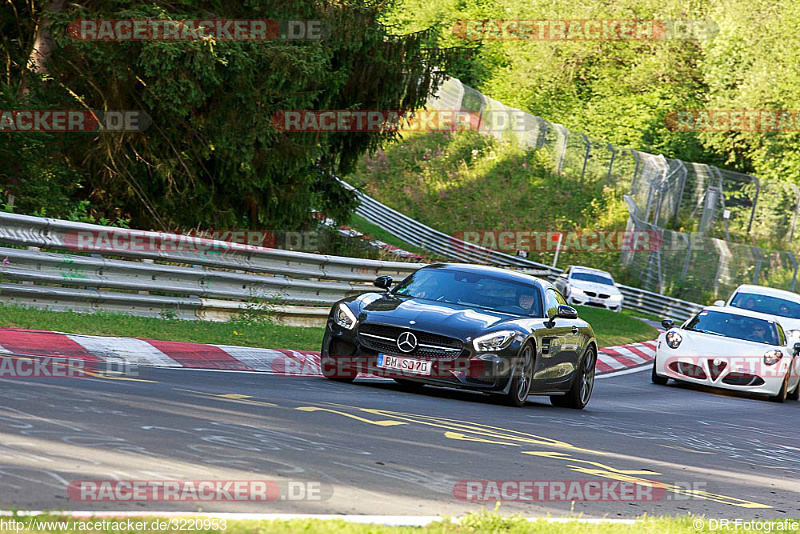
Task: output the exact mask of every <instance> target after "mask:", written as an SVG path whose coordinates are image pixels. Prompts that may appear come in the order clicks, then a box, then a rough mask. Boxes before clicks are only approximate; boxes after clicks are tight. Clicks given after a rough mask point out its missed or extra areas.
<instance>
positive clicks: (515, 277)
mask: <svg viewBox="0 0 800 534" xmlns="http://www.w3.org/2000/svg"><path fill="white" fill-rule="evenodd" d="M444 268H446V269H451V270H457V271H462V272H468V273H476V274H490V275H493V276H496V277H498V278H503V279H505V280H509V281H516V282H523V283H531V282H534V283H535V284H538V285H539V286H541V287H545V288H547V287H552V284H551V283H550V282H548V281H547V280H542V279H541V278H537V277H535V276H533V275H530V274H526V273H523V272H518V271H511V270H509V269H502V268H500V267H490V266H488V265H477V264H475V263H434V264H432V265H426V266H425V267H423V269H444Z"/></svg>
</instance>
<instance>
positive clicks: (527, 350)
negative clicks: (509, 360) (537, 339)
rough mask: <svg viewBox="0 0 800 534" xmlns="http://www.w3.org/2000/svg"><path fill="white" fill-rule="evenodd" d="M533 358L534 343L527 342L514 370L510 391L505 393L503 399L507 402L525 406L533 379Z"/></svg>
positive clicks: (512, 404) (511, 404)
mask: <svg viewBox="0 0 800 534" xmlns="http://www.w3.org/2000/svg"><path fill="white" fill-rule="evenodd" d="M533 360H534V356H533V345H531V344H530V343H527V344H525V346H524V347H523V348H522V351H520V355H519V364H518V365H517V367H516V368H515V370H514V376H513V378H512V379H511V386H510V388H509V391H508V393H506V394H504V395H503V401H504V402H505V403H506V404H508V405H510V406H517V407H522V406H525V401H527V400H528V393H530V391H531V382H532V381H533Z"/></svg>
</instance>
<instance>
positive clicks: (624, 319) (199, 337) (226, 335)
mask: <svg viewBox="0 0 800 534" xmlns="http://www.w3.org/2000/svg"><path fill="white" fill-rule="evenodd" d="M579 313H580V316H581V317H582V318H584V319H586V320H587V321H589V323H591V324H592V327H593V328H594V331H595V335H597V342H598V344H599V345H600V347H610V346H612V345H621V344H624V343H635V342H637V341H647V340H650V339H655V337H656V336H657V335H658V332H657V330H656V329H654V328H652V327H651V326H648V325H647V324H645V323H643V322H642V321H639V320H638V319H636V318H634V317H631V316H629V315H626V314H621V313H614V312H610V311H608V310H601V309H598V308H589V307H583V306H579ZM0 327H14V328H32V329H38V330H54V331H57V332H68V333H70V334H87V335H95V336H120V337H138V338H146V339H161V340H167V341H188V342H192V343H209V344H212V345H241V346H245V347H263V348H270V349H294V350H319V349H320V345H321V344H322V334H323V331H324V329H323V328H322V327H300V326H286V325H281V324H275V323H272V322H269V321H259V320H246V319H234V320H232V321H229V322H226V323H214V322H210V321H183V320H180V319H162V318H155V317H139V316H134V315H125V314H121V313H110V312H96V313H76V312H72V311H66V312H59V311H52V310H39V309H35V308H25V307H21V306H0Z"/></svg>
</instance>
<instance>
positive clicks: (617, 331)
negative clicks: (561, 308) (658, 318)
mask: <svg viewBox="0 0 800 534" xmlns="http://www.w3.org/2000/svg"><path fill="white" fill-rule="evenodd" d="M575 308H576V309H577V310H578V316H579V317H580V318H581V319H585V320H586V321H588V322H589V324H591V325H592V329H594V334H595V336H597V344H598V345H599V346H600V347H613V346H615V345H625V344H627V343H637V342H639V341H649V340H651V339H655V338H656V337H658V330H656V329H655V328H653V327H652V326H650V325H648V324H647V323H644V322H642V321H640V320H639V319H636V317H634V316H632V315H629V314H627V313H615V312H612V311H609V310H603V309H600V308H592V307H591V306H576V307H575Z"/></svg>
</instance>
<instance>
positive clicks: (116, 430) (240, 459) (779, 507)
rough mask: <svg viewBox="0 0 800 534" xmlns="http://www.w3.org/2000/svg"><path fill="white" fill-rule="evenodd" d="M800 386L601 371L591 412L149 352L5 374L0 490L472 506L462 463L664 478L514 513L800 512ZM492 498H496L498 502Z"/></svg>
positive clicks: (16, 501)
mask: <svg viewBox="0 0 800 534" xmlns="http://www.w3.org/2000/svg"><path fill="white" fill-rule="evenodd" d="M799 431H800V403H798V402H793V401H787V402H786V403H785V404H775V403H772V402H768V401H766V400H761V399H759V398H752V397H744V396H737V395H731V394H722V393H718V392H713V391H710V390H705V389H700V388H696V387H690V386H681V385H675V384H674V383H671V384H670V385H668V386H656V385H653V384H651V383H650V379H649V372H647V371H645V372H634V373H628V374H623V375H617V376H610V377H607V378H604V379H599V380H598V381H597V385H596V389H595V393H594V397H593V399H592V401H591V404H590V405H589V407H588V408H587V409H586V410H584V411H574V410H570V409H564V408H555V407H552V406H551V405H550V403H549V401H548V399H547V398H540V397H535V398H532V399H531V401H529V403H528V405H527V406H526V407H525V408H522V409H520V408H511V407H506V406H503V405H501V404H497V403H494V402H491V401H487V398H486V397H483V396H481V395H478V394H473V393H468V392H458V391H450V390H442V389H435V388H428V387H426V388H425V389H424V390H423V392H421V393H410V392H406V391H404V390H403V389H402V388H401V387H400V386H398V385H396V384H394V383H392V382H382V381H361V382H356V383H355V384H349V385H348V384H339V383H334V382H330V381H326V380H324V379H322V378H290V377H281V376H275V375H270V374H266V373H247V372H221V371H200V370H187V369H156V368H140V369H139V370H138V376H121V375H113V374H109V375H106V376H102V375H99V376H96V377H91V378H35V379H22V378H4V379H0V477H2V488H3V489H2V494H1V496H0V507H2V508H3V509H10V508H12V507H13V508H19V509H28V510H45V509H47V510H97V511H102V510H128V511H142V512H144V511H165V510H180V511H198V510H202V511H206V512H210V511H218V512H222V511H229V512H266V513H270V512H284V513H342V514H389V515H436V514H459V513H463V512H467V511H477V510H479V509H480V508H481V506H482V504H480V503H471V502H463V501H460V500H458V499H457V498H456V497H455V496H454V492H453V488H454V485H456V484H457V483H458V482H459V481H462V480H533V481H572V480H584V481H589V480H592V481H600V480H606V481H613V480H623V481H624V480H637V479H643V480H646V481H655V482H657V483H660V484H661V485H662V486H659V487H662V488H664V490H663V491H662V493H664V495H663V498H661V499H659V500H656V501H651V502H510V503H503V504H502V506H501V508H500V510H501V511H502V512H505V513H512V512H518V513H523V514H526V515H529V516H539V515H543V514H547V513H550V514H553V515H556V516H562V515H565V514H569V513H582V514H584V515H585V516H589V517H612V518H620V517H626V518H627V517H636V516H639V515H641V514H643V513H645V512H646V513H647V514H650V515H653V514H655V515H663V514H670V515H672V514H685V513H689V512H691V513H693V514H707V515H709V516H713V517H721V518H764V517H798V516H800V432H799ZM109 479H116V480H164V479H186V480H256V479H257V480H279V481H288V480H293V481H301V480H302V481H315V482H319V483H322V484H324V485H325V487H327V488H329V489H330V490H331V491H332V496H330V498H327V499H325V500H308V499H305V500H283V501H280V500H279V501H275V502H269V503H264V502H230V501H226V502H203V503H199V504H198V503H186V502H184V503H174V502H169V503H165V502H135V503H132V502H83V501H79V500H78V501H74V500H71V499H70V498H69V497H68V494H67V486H68V485H69V483H70V482H72V481H75V480H109ZM483 506H486V507H487V508H490V509H491V508H493V507H494V505H493V503H488V504H486V503H484V504H483Z"/></svg>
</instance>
